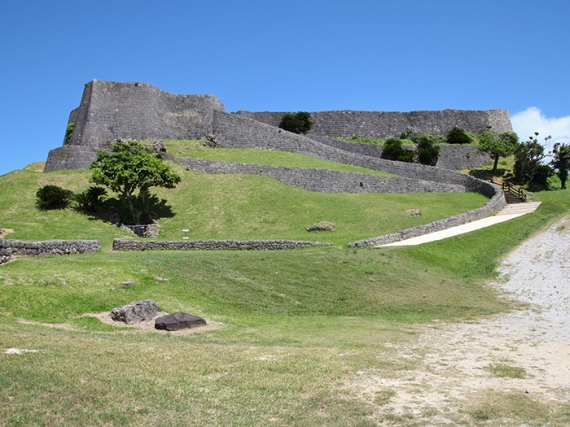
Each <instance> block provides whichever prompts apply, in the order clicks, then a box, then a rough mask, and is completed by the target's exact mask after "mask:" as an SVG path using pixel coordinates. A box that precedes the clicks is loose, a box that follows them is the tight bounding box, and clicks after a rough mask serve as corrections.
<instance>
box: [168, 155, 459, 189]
mask: <svg viewBox="0 0 570 427" xmlns="http://www.w3.org/2000/svg"><path fill="white" fill-rule="evenodd" d="M174 160H175V161H176V162H178V163H181V164H183V165H186V166H187V169H189V170H192V171H197V172H203V173H208V174H251V175H263V176H268V177H270V178H274V179H276V180H278V181H279V182H282V183H283V184H287V185H291V186H293V187H297V188H301V189H303V190H309V191H319V192H325V193H399V194H402V193H404V194H407V193H432V192H436V193H449V192H454V193H458V192H465V187H464V186H462V185H452V184H445V183H440V182H433V181H425V180H417V179H412V178H405V177H400V176H382V175H371V174H364V173H355V172H343V171H334V170H328V169H314V168H312V169H306V168H292V167H281V166H260V165H252V164H245V163H234V162H221V161H215V160H207V159H193V158H184V159H174Z"/></svg>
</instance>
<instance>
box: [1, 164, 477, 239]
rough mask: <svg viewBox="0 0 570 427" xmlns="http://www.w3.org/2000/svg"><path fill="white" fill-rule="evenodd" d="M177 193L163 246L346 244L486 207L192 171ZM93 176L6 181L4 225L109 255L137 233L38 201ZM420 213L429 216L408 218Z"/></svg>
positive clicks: (473, 197)
mask: <svg viewBox="0 0 570 427" xmlns="http://www.w3.org/2000/svg"><path fill="white" fill-rule="evenodd" d="M173 168H174V169H175V170H176V171H177V172H178V173H179V174H180V175H181V176H182V183H181V184H179V185H178V186H177V187H176V188H175V189H172V190H164V189H158V190H157V191H156V193H157V195H158V197H159V198H164V199H166V200H167V205H168V207H169V209H166V210H165V211H166V212H165V213H164V215H163V216H162V218H161V227H162V228H161V231H160V236H159V238H160V239H167V240H177V239H181V238H182V231H181V230H182V229H189V230H190V232H189V233H188V237H189V238H191V239H204V240H207V239H239V240H247V239H290V240H318V241H322V242H331V243H338V244H346V243H348V242H350V241H353V240H358V239H364V238H368V237H374V236H378V235H381V234H386V233H391V232H394V231H397V230H401V229H403V228H408V227H413V226H416V225H420V224H425V223H428V222H431V221H435V220H438V219H442V218H446V217H448V216H452V215H456V214H459V213H461V212H465V211H467V210H470V209H474V208H477V207H480V206H482V205H483V204H484V203H485V202H486V201H487V199H486V198H485V197H483V196H481V195H478V194H474V193H420V194H372V193H365V194H340V193H319V192H312V191H305V190H301V189H298V188H295V187H290V186H288V185H285V184H282V183H280V182H278V181H276V180H274V179H271V178H267V177H263V176H255V175H225V174H220V175H207V174H202V173H198V172H189V171H186V170H185V169H184V168H183V167H182V166H180V165H176V164H173ZM89 176H90V174H89V172H88V171H61V172H51V173H48V174H44V173H41V164H33V165H30V166H29V167H27V168H25V169H24V170H21V171H15V172H12V173H10V174H7V175H5V176H2V177H0V225H2V227H4V228H7V229H11V230H13V233H11V234H9V235H8V236H7V238H12V239H22V240H47V239H99V240H101V242H102V244H103V247H104V248H109V247H110V245H111V242H112V239H113V238H115V237H128V236H129V233H128V232H125V231H122V230H120V229H118V228H117V227H114V226H112V225H111V224H109V223H108V222H105V221H103V220H101V219H97V218H91V217H89V216H88V215H84V214H82V213H80V212H76V211H74V210H73V209H66V210H52V211H40V210H38V209H37V208H36V207H35V194H36V191H37V189H38V188H40V187H41V186H43V185H46V184H55V185H59V186H61V187H63V188H66V189H70V190H73V191H75V192H80V191H83V190H85V189H86V188H87V187H88V186H89V182H88V179H89ZM409 209H420V210H421V211H422V216H413V217H412V216H410V215H409V214H408V213H407V212H406V211H407V210H409ZM319 221H331V222H334V223H336V230H335V231H334V232H332V233H326V232H320V233H309V232H307V231H306V230H305V228H306V227H307V226H309V225H311V224H314V223H316V222H319Z"/></svg>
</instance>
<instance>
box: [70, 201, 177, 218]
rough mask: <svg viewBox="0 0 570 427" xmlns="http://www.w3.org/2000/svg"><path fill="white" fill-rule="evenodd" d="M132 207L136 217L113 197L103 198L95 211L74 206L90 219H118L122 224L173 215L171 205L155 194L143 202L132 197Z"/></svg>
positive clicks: (121, 202)
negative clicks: (103, 200) (99, 206)
mask: <svg viewBox="0 0 570 427" xmlns="http://www.w3.org/2000/svg"><path fill="white" fill-rule="evenodd" d="M133 208H134V211H135V212H136V213H137V214H138V217H136V218H134V217H133V214H132V213H131V211H130V209H129V208H128V207H127V206H126V204H125V203H123V201H122V200H120V199H117V198H114V197H113V198H110V199H107V200H105V202H103V204H102V206H101V208H100V209H98V210H97V211H95V212H93V211H86V210H84V209H81V208H76V210H77V211H78V212H81V213H83V214H85V215H89V220H90V221H105V222H112V223H116V222H117V221H120V222H122V223H123V224H152V222H153V220H158V219H161V218H172V217H174V215H175V213H174V211H173V210H172V207H171V206H170V205H168V204H167V203H166V200H165V199H159V198H158V197H156V196H150V197H148V198H147V199H146V200H145V201H144V202H143V201H142V200H141V199H140V198H138V197H137V198H134V199H133Z"/></svg>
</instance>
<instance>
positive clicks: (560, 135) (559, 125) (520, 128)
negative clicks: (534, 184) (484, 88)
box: [511, 107, 570, 150]
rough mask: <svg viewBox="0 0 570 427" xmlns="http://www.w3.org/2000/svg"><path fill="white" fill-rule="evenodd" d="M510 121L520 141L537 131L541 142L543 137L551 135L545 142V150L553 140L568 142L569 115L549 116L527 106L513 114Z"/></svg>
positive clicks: (569, 138)
mask: <svg viewBox="0 0 570 427" xmlns="http://www.w3.org/2000/svg"><path fill="white" fill-rule="evenodd" d="M511 123H512V124H513V130H514V131H515V132H516V133H517V134H518V136H519V139H520V141H528V137H529V136H531V135H532V136H534V132H538V133H539V135H538V139H539V141H540V142H542V143H543V144H544V142H545V141H544V138H545V137H547V136H548V135H550V136H552V139H550V140H549V141H548V143H546V144H545V146H546V149H547V150H550V149H551V147H552V145H553V144H554V143H555V142H564V143H566V144H569V143H570V116H566V117H558V118H556V117H553V118H549V117H546V116H544V115H543V114H542V112H541V111H540V109H538V108H536V107H529V108H527V109H526V110H524V111H521V112H520V113H515V114H513V116H512V117H511Z"/></svg>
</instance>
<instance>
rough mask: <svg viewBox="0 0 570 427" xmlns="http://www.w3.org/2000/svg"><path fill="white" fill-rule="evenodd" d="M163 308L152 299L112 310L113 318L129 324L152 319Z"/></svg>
mask: <svg viewBox="0 0 570 427" xmlns="http://www.w3.org/2000/svg"><path fill="white" fill-rule="evenodd" d="M161 311H162V310H161V309H160V307H159V306H158V305H156V302H154V300H151V299H146V300H142V301H135V302H132V303H130V304H127V305H124V306H122V307H116V308H114V309H112V310H111V319H113V320H115V321H117V322H125V323H127V324H133V323H139V322H145V321H148V320H152V319H153V318H154V316H156V315H157V314H158V313H159V312H161Z"/></svg>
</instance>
